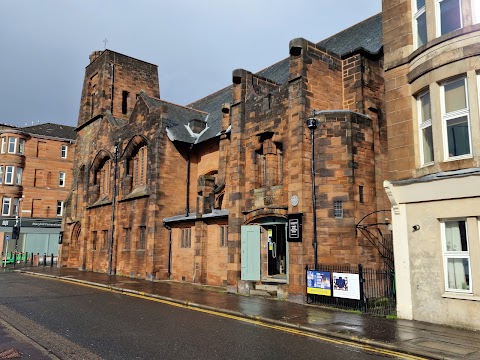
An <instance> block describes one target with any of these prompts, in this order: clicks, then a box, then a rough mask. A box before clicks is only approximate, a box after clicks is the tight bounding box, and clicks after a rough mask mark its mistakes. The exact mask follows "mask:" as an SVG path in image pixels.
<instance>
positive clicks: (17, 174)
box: [15, 167, 23, 185]
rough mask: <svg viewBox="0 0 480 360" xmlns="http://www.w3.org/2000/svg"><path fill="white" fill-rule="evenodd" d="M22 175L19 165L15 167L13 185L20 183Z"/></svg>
mask: <svg viewBox="0 0 480 360" xmlns="http://www.w3.org/2000/svg"><path fill="white" fill-rule="evenodd" d="M22 175H23V169H22V168H21V167H17V169H16V174H15V185H22Z"/></svg>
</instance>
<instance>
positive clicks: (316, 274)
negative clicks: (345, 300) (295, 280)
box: [307, 270, 332, 296]
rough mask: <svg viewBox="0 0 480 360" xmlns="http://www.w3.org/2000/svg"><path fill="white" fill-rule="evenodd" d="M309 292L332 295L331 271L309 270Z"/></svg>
mask: <svg viewBox="0 0 480 360" xmlns="http://www.w3.org/2000/svg"><path fill="white" fill-rule="evenodd" d="M307 294H312V295H324V296H331V295H332V282H331V278H330V272H329V271H316V270H307Z"/></svg>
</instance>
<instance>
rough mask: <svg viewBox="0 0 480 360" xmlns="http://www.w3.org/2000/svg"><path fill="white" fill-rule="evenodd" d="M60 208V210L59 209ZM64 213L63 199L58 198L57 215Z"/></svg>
mask: <svg viewBox="0 0 480 360" xmlns="http://www.w3.org/2000/svg"><path fill="white" fill-rule="evenodd" d="M59 209H60V211H58V210H59ZM62 215H63V201H61V200H57V216H62Z"/></svg>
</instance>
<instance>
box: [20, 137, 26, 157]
mask: <svg viewBox="0 0 480 360" xmlns="http://www.w3.org/2000/svg"><path fill="white" fill-rule="evenodd" d="M18 153H19V154H20V155H23V154H25V139H18Z"/></svg>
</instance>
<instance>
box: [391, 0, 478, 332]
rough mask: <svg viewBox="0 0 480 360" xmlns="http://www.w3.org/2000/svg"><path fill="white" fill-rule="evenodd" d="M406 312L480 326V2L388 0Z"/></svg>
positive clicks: (397, 226) (394, 198)
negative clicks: (479, 315)
mask: <svg viewBox="0 0 480 360" xmlns="http://www.w3.org/2000/svg"><path fill="white" fill-rule="evenodd" d="M383 31H384V51H385V87H386V112H387V114H386V116H387V124H388V150H389V163H390V166H389V169H390V170H389V173H388V175H387V177H386V178H387V179H388V181H386V182H385V188H386V191H387V193H388V196H389V198H390V201H391V206H392V216H393V232H394V234H393V235H394V236H393V237H394V250H395V269H396V284H397V300H398V305H397V312H398V316H399V317H401V318H406V319H415V320H421V321H428V322H434V323H441V324H449V325H453V326H461V327H469V328H473V329H477V330H478V329H480V318H479V317H478V314H479V312H480V238H479V219H480V187H479V183H480V111H479V93H480V75H479V71H480V47H479V44H480V5H479V2H478V1H476V0H448V1H447V0H413V1H412V0H401V1H393V0H384V1H383Z"/></svg>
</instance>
